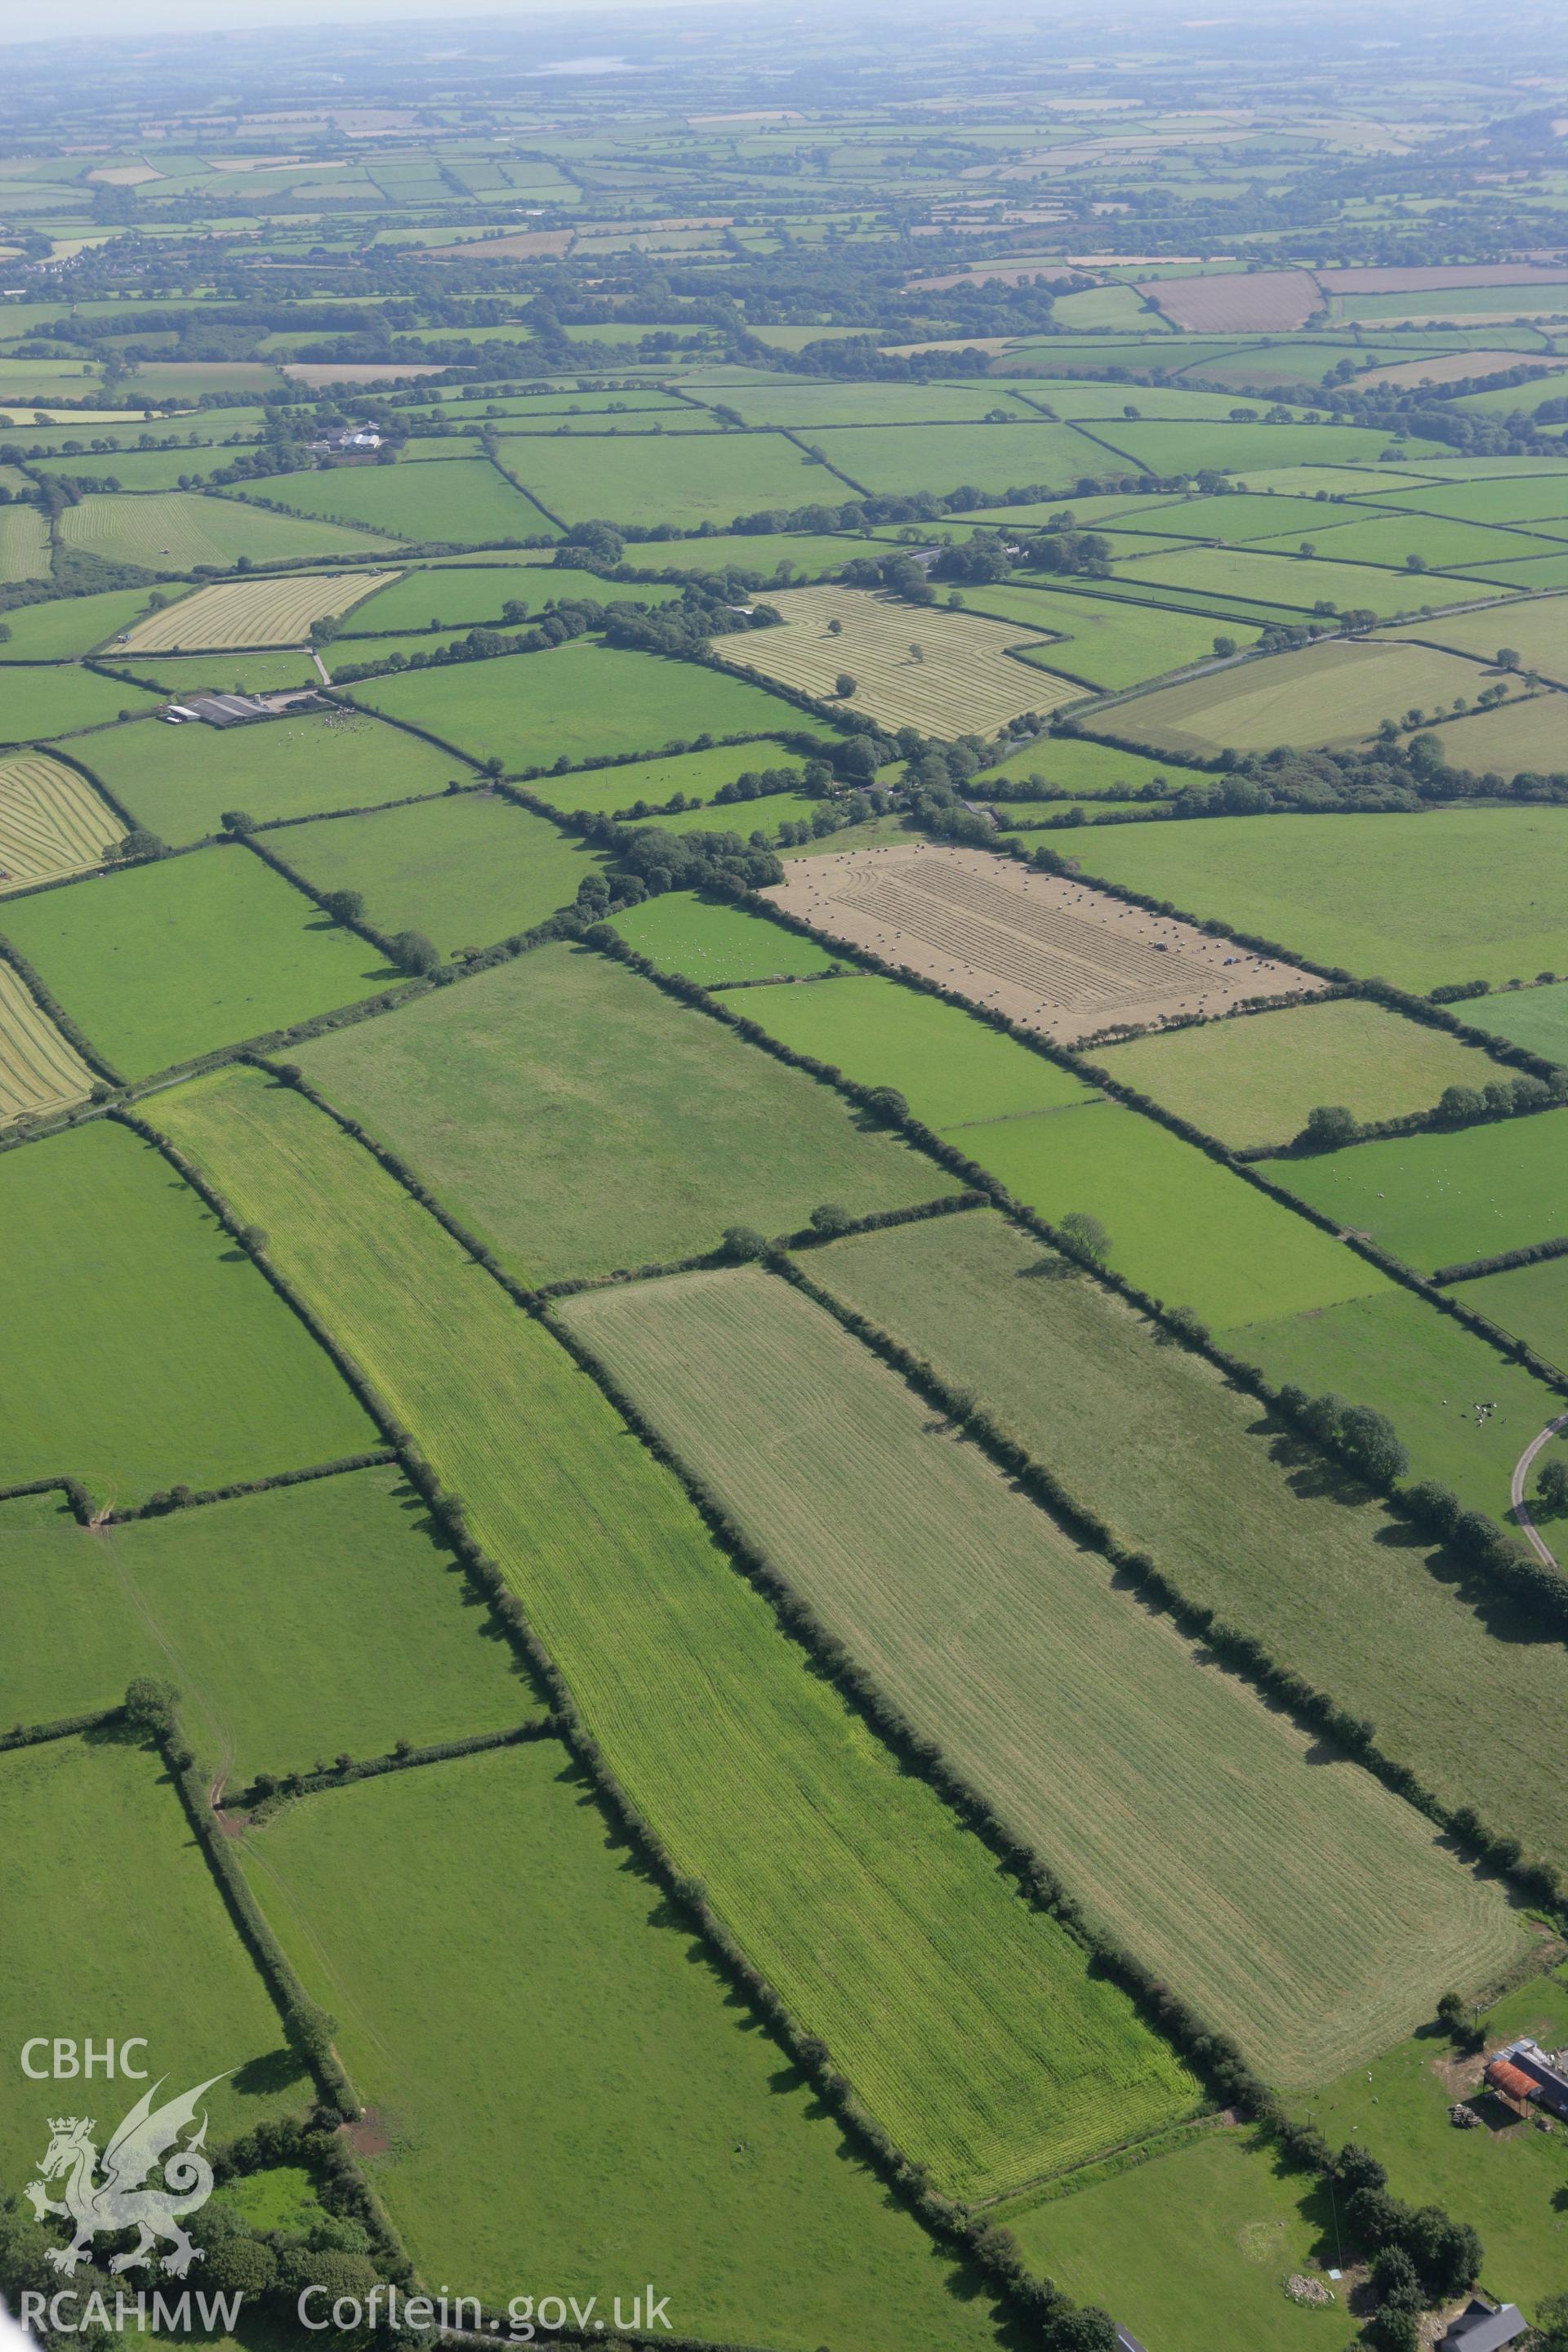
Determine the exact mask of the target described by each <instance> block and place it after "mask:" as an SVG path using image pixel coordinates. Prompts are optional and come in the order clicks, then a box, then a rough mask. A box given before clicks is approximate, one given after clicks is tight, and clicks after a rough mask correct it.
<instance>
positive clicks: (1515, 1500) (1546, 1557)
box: [1510, 1413, 1568, 1568]
mask: <svg viewBox="0 0 1568 2352" xmlns="http://www.w3.org/2000/svg"><path fill="white" fill-rule="evenodd" d="M1564 1428H1568V1413H1559V1414H1558V1416H1557V1419H1556V1420H1555V1421H1549V1422H1548V1423H1547V1424H1546V1426H1545V1428H1544V1429H1543V1430H1542V1432H1541V1434H1540V1436H1539V1437H1532V1438H1531V1441H1530V1444H1528V1445H1527V1446H1526V1447H1525V1449H1524V1452H1523V1453H1522V1454H1521V1455H1520V1457H1519V1460H1518V1461H1517V1462H1516V1463H1515V1464H1514V1465H1513V1478H1512V1481H1511V1484H1510V1501H1511V1502H1512V1504H1513V1516H1514V1517H1515V1519H1516V1520H1517V1521H1518V1523H1519V1531H1520V1533H1521V1536H1523V1538H1524V1539H1525V1541H1526V1543H1528V1544H1529V1546H1530V1548H1531V1551H1532V1552H1533V1553H1534V1554H1535V1557H1536V1558H1537V1559H1539V1560H1541V1561H1542V1562H1544V1564H1545V1566H1546V1567H1548V1568H1557V1567H1560V1566H1561V1562H1560V1561H1559V1559H1558V1558H1557V1555H1556V1553H1555V1552H1554V1551H1552V1549H1551V1547H1550V1545H1549V1544H1548V1543H1547V1541H1546V1538H1544V1536H1542V1533H1541V1531H1540V1529H1539V1528H1537V1526H1536V1524H1535V1521H1534V1520H1533V1519H1532V1518H1531V1516H1530V1510H1529V1507H1528V1506H1527V1504H1526V1502H1525V1499H1524V1482H1525V1480H1526V1479H1527V1478H1528V1477H1529V1475H1530V1465H1531V1463H1532V1462H1533V1461H1534V1459H1535V1457H1536V1455H1537V1454H1539V1453H1540V1451H1541V1449H1542V1446H1543V1445H1544V1444H1546V1443H1547V1441H1548V1440H1549V1439H1550V1438H1552V1437H1554V1436H1555V1435H1556V1434H1557V1432H1558V1431H1559V1430H1560V1429H1564Z"/></svg>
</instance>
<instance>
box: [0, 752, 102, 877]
mask: <svg viewBox="0 0 1568 2352" xmlns="http://www.w3.org/2000/svg"><path fill="white" fill-rule="evenodd" d="M124 832H125V827H124V825H123V824H121V820H120V819H119V817H117V816H116V815H115V814H114V812H113V810H112V809H110V808H108V807H106V806H105V804H104V803H103V802H102V801H100V799H99V796H98V794H97V793H95V792H94V791H93V789H92V786H91V785H90V784H89V782H88V781H87V779H86V777H85V776H79V775H78V773H77V772H76V770H75V769H74V768H68V767H66V766H65V764H64V763H63V761H59V760H51V759H50V758H49V756H48V754H47V752H45V751H20V752H17V753H16V754H15V756H14V757H13V758H11V759H9V760H0V897H3V896H4V895H5V893H6V892H8V891H11V890H26V889H28V888H30V887H32V885H33V884H34V883H36V882H50V881H53V880H54V878H55V877H56V876H57V875H60V874H79V873H80V872H81V871H82V870H83V868H84V867H86V866H96V865H98V864H99V863H100V860H101V858H102V856H103V853H104V851H105V850H106V849H107V848H108V846H109V845H110V842H111V841H119V840H120V839H121V836H122V835H123V834H124Z"/></svg>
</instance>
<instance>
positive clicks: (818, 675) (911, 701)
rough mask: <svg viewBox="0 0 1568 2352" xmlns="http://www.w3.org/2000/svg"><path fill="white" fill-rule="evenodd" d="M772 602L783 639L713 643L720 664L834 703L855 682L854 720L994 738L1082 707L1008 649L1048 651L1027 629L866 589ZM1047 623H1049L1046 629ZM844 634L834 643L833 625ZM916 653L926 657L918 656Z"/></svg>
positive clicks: (765, 636)
mask: <svg viewBox="0 0 1568 2352" xmlns="http://www.w3.org/2000/svg"><path fill="white" fill-rule="evenodd" d="M768 602H769V603H770V604H773V605H774V606H776V608H777V610H778V611H779V612H781V613H782V614H784V625H783V626H782V627H780V628H776V629H755V630H752V631H750V632H748V633H747V634H746V635H740V636H732V637H715V638H714V640H713V650H714V652H715V653H716V654H718V655H719V656H720V657H721V659H722V660H724V661H728V662H734V663H736V664H737V665H738V666H740V667H744V668H747V669H752V670H755V671H756V672H757V673H758V675H759V676H761V677H771V678H777V679H778V680H779V681H780V683H781V684H783V685H784V686H794V687H798V688H801V690H802V691H803V692H805V693H806V694H814V695H819V696H822V697H824V698H826V699H828V700H831V699H833V698H834V689H835V687H836V685H837V679H838V677H840V675H841V674H842V675H846V676H848V677H852V678H853V679H854V680H855V692H854V693H853V694H852V695H846V696H845V697H844V708H845V709H846V710H858V711H863V712H864V713H865V715H866V716H867V718H868V719H876V720H877V722H878V724H879V726H883V727H888V728H896V727H904V726H909V727H919V728H920V729H921V730H922V731H923V732H924V733H926V734H928V735H940V736H942V737H944V738H947V739H949V740H951V739H952V737H953V736H955V735H972V734H974V735H988V734H992V733H994V730H996V729H997V728H998V727H1002V726H1005V724H1006V722H1007V721H1008V720H1009V719H1017V718H1020V717H1021V716H1022V715H1023V713H1024V712H1025V711H1026V710H1054V709H1056V708H1057V706H1058V704H1059V703H1063V702H1075V701H1079V700H1080V699H1081V698H1082V696H1083V691H1084V689H1083V688H1082V687H1080V686H1077V685H1075V684H1074V683H1073V682H1072V680H1071V679H1070V678H1065V677H1056V676H1055V674H1054V673H1053V672H1052V671H1050V670H1046V669H1037V668H1036V667H1035V666H1034V664H1033V663H1032V662H1030V663H1024V662H1020V661H1016V660H1015V659H1014V658H1013V656H1012V655H1011V654H1010V653H1009V651H1008V647H1009V646H1017V645H1027V646H1044V645H1046V644H1047V643H1048V642H1049V638H1048V635H1047V629H1046V626H1045V625H1044V624H1045V623H1046V622H1047V617H1048V616H1047V614H1042V615H1041V620H1042V627H1041V628H1040V629H1039V631H1037V632H1035V631H1031V630H1029V629H1027V628H1026V627H1025V626H1024V625H1023V624H1022V623H1019V622H1001V621H988V620H983V619H981V618H980V617H979V616H978V615H977V614H973V613H944V612H939V611H934V610H932V609H931V608H930V607H929V606H928V607H921V606H918V605H914V604H904V603H903V602H901V600H900V599H897V598H894V597H890V596H879V595H876V594H874V593H871V592H870V591H868V590H867V589H864V588H835V587H832V586H824V587H819V588H791V589H788V590H786V591H784V593H782V594H776V595H772V596H770V597H769V599H768ZM835 621H837V622H839V623H841V624H842V626H841V628H840V629H839V631H838V632H837V634H836V633H835V632H834V630H833V627H832V624H833V623H834V622H835ZM917 648H918V652H917Z"/></svg>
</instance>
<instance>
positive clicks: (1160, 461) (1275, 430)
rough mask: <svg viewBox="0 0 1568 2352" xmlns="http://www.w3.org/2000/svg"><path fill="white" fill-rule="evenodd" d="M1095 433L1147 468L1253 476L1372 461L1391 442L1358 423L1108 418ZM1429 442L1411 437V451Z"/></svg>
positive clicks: (1158, 471)
mask: <svg viewBox="0 0 1568 2352" xmlns="http://www.w3.org/2000/svg"><path fill="white" fill-rule="evenodd" d="M1096 432H1097V434H1098V436H1099V437H1100V439H1101V440H1104V441H1108V442H1110V444H1111V446H1113V447H1115V448H1117V449H1120V450H1121V451H1122V452H1123V453H1124V454H1125V456H1126V457H1131V459H1132V460H1133V461H1134V462H1135V464H1136V465H1137V466H1139V467H1142V469H1143V470H1144V471H1145V472H1147V473H1151V474H1196V473H1199V472H1201V471H1203V470H1205V468H1209V467H1212V468H1214V470H1215V471H1216V472H1219V473H1227V474H1240V475H1244V476H1245V477H1246V478H1247V479H1249V480H1250V478H1251V477H1252V475H1253V473H1254V472H1255V471H1256V470H1257V469H1258V467H1268V466H1353V465H1355V464H1356V463H1357V462H1358V461H1360V462H1363V463H1365V464H1368V465H1370V464H1371V463H1372V462H1373V460H1374V459H1375V458H1377V457H1381V456H1382V454H1383V451H1384V448H1385V447H1386V446H1387V436H1386V434H1384V432H1382V431H1381V430H1378V429H1374V428H1364V429H1363V427H1362V426H1360V425H1241V426H1237V425H1228V424H1227V425H1217V424H1216V425H1159V424H1152V423H1151V424H1142V425H1129V424H1124V423H1115V424H1113V423H1112V422H1111V421H1110V418H1106V419H1105V420H1104V421H1103V422H1102V423H1100V425H1098V426H1097V427H1096ZM1430 446H1431V444H1430V443H1428V442H1420V441H1413V442H1412V443H1411V444H1410V450H1411V454H1412V455H1419V453H1420V452H1421V451H1422V450H1423V449H1425V448H1428V447H1430Z"/></svg>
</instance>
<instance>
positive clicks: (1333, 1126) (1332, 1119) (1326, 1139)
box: [1298, 1103, 1361, 1151]
mask: <svg viewBox="0 0 1568 2352" xmlns="http://www.w3.org/2000/svg"><path fill="white" fill-rule="evenodd" d="M1360 1132H1361V1130H1360V1128H1359V1127H1358V1125H1357V1122H1356V1118H1355V1115H1354V1113H1353V1112H1352V1111H1349V1110H1347V1109H1346V1108H1345V1107H1344V1105H1343V1103H1319V1105H1318V1106H1317V1108H1316V1109H1315V1110H1310V1111H1309V1112H1308V1113H1307V1124H1306V1126H1305V1127H1304V1128H1303V1129H1301V1132H1300V1137H1299V1138H1298V1140H1299V1141H1300V1142H1301V1143H1304V1144H1306V1145H1307V1146H1308V1147H1309V1148H1310V1150H1313V1151H1335V1150H1338V1149H1339V1147H1340V1145H1341V1144H1342V1143H1353V1142H1354V1141H1355V1139H1356V1137H1357V1135H1358V1134H1359V1133H1360Z"/></svg>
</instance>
